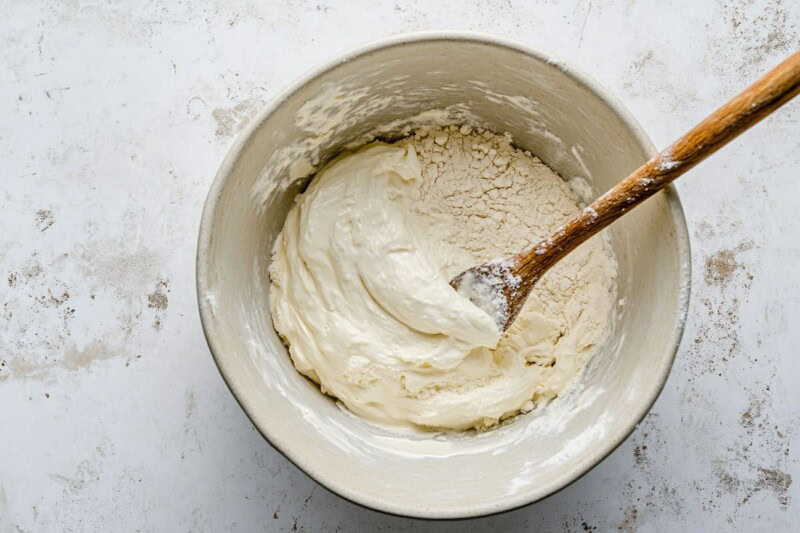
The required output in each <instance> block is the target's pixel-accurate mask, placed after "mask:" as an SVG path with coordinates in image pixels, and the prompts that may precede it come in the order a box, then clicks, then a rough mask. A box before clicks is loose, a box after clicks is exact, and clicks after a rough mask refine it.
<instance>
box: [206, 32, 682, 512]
mask: <svg viewBox="0 0 800 533" xmlns="http://www.w3.org/2000/svg"><path fill="white" fill-rule="evenodd" d="M438 41H455V42H463V43H475V44H481V45H488V46H493V47H498V48H503V49H508V50H511V51H514V52H518V53H522V54H524V55H526V56H528V57H530V58H531V59H534V60H536V61H540V62H543V63H547V64H551V65H553V66H554V68H558V69H559V70H561V71H562V72H563V73H564V74H566V75H567V76H568V77H569V78H571V79H572V80H573V81H574V82H575V83H577V84H579V85H582V86H584V87H585V88H586V89H588V90H589V91H590V92H591V93H593V94H594V95H595V96H596V97H597V98H599V99H600V100H601V101H602V102H603V103H604V104H605V105H607V106H608V107H609V108H610V109H611V110H612V111H613V112H614V113H615V114H616V115H617V116H619V118H620V119H621V120H622V121H623V123H624V124H625V125H626V126H627V128H628V129H629V131H630V133H631V134H633V136H634V138H635V139H636V141H637V142H638V143H639V145H640V146H641V147H642V148H643V149H644V150H645V152H646V153H647V154H648V155H649V156H650V157H652V156H654V155H655V154H656V153H657V150H656V148H655V146H654V145H653V143H652V141H651V140H650V138H649V137H648V136H647V134H646V133H645V132H644V130H643V129H642V127H641V126H640V125H639V123H638V121H637V120H636V119H635V118H634V117H633V115H632V114H631V113H630V112H629V111H628V110H627V109H626V108H625V107H624V106H623V105H622V103H621V102H620V101H619V100H617V98H616V97H615V96H613V95H612V94H611V93H610V92H609V91H608V90H607V89H606V88H605V87H604V86H602V85H600V84H599V83H597V82H596V81H594V80H593V79H591V78H590V77H589V76H588V75H586V74H585V73H584V72H583V71H581V70H580V69H578V68H576V67H574V66H573V65H571V64H569V63H568V62H566V61H563V60H561V59H560V58H558V56H556V55H554V54H552V53H549V52H547V53H545V52H542V51H539V50H536V49H534V48H532V47H530V46H528V45H527V44H524V43H521V42H518V41H515V40H511V39H507V38H504V37H499V36H496V35H492V34H488V33H483V32H476V31H462V30H458V31H438V30H434V31H419V32H412V33H401V34H397V35H393V36H391V37H387V38H383V39H379V40H375V41H370V42H368V43H366V44H362V45H360V46H357V47H354V48H350V49H349V50H345V51H343V52H341V53H339V54H337V55H336V56H334V57H333V58H330V59H328V60H327V61H324V62H323V63H321V64H319V65H318V66H316V67H314V68H313V69H311V70H309V71H307V72H306V73H305V74H303V75H302V76H300V77H299V78H297V79H296V80H295V81H294V82H292V83H291V84H289V85H288V86H287V87H286V88H285V89H283V90H282V91H280V92H279V93H278V94H277V95H276V96H275V97H273V98H272V99H271V100H270V101H269V102H268V103H267V104H266V105H265V106H264V107H263V108H262V109H261V110H260V111H259V112H258V113H257V114H256V115H255V116H254V117H253V118H252V119H251V121H250V123H249V124H248V126H247V127H246V128H245V129H244V130H243V131H242V132H241V133H240V134H239V135H238V137H237V139H236V140H235V142H234V143H233V145H232V146H231V148H230V149H229V151H228V153H227V155H226V156H225V159H224V160H223V162H222V164H221V166H220V168H219V170H218V171H217V174H216V176H215V177H214V180H213V181H212V183H211V186H210V188H209V192H208V195H207V197H206V200H205V204H204V207H203V212H202V216H201V220H200V229H199V235H198V241H197V254H196V272H195V274H196V282H197V285H196V289H197V300H198V307H199V312H200V322H201V325H202V328H203V333H204V335H205V338H206V342H207V343H208V347H209V349H210V351H211V355H212V357H213V359H214V362H215V363H216V365H217V368H218V369H219V372H220V374H221V375H222V378H223V380H224V381H225V383H226V385H227V386H228V388H229V389H230V391H231V393H232V394H233V396H234V398H235V399H236V401H237V402H238V403H239V405H240V406H241V408H242V409H243V410H244V412H245V414H246V415H247V417H248V418H249V419H250V421H251V422H252V423H253V425H254V426H255V427H256V428H257V429H258V431H259V433H261V435H262V436H263V437H264V439H266V440H267V442H269V444H270V445H272V447H273V448H275V449H276V450H277V451H278V452H279V453H280V454H281V455H283V456H284V457H286V459H288V460H289V462H291V463H292V464H294V465H295V466H296V467H297V468H299V469H300V470H301V471H302V472H304V473H305V474H307V475H308V476H309V477H311V478H312V479H313V480H314V481H315V482H316V483H318V484H320V485H322V486H323V487H324V488H325V489H327V490H329V491H330V492H333V493H334V494H336V495H338V496H340V497H342V498H344V499H346V500H348V501H350V502H352V503H355V504H357V505H360V506H363V507H366V508H368V509H372V510H375V511H379V512H383V513H387V514H390V515H396V516H402V517H410V518H421V519H437V520H442V519H444V520H447V519H464V518H475V517H480V516H489V515H494V514H499V513H504V512H508V511H512V510H514V509H518V508H520V507H524V506H526V505H530V504H532V503H535V502H537V501H540V500H542V499H544V498H547V497H549V496H552V495H553V494H556V493H558V492H559V491H561V490H563V489H564V488H566V487H568V486H569V485H571V484H572V483H574V482H575V481H577V480H578V479H580V478H581V477H583V476H584V475H585V474H587V473H588V472H589V471H591V470H592V469H593V468H594V467H595V466H597V465H598V464H599V463H600V462H602V461H603V460H604V459H605V458H606V457H608V456H609V455H610V454H611V453H612V452H613V451H614V450H616V449H617V448H618V447H619V446H620V445H621V444H622V443H623V442H624V441H625V440H626V439H627V438H628V437H629V436H630V434H631V433H632V432H633V430H634V429H635V428H636V427H637V426H638V424H639V423H640V422H641V421H642V420H643V419H644V417H645V416H646V415H647V413H648V412H649V411H650V409H651V407H652V406H653V404H654V403H655V401H656V400H657V399H658V397H659V395H660V393H661V391H662V390H663V388H664V385H665V384H666V381H667V378H668V376H669V373H670V370H671V368H672V364H673V362H674V360H675V356H676V354H677V351H678V348H679V346H680V342H681V338H682V336H683V332H684V328H685V325H686V318H687V313H688V308H689V298H690V293H691V250H690V241H689V231H688V228H687V225H686V219H685V216H684V213H683V207H682V205H681V202H680V198H679V197H678V193H677V190H676V189H675V187H674V185H668V186H667V187H666V188H665V189H664V193H663V194H666V196H667V202H668V209H669V212H670V217H671V219H672V221H673V225H674V230H675V238H676V243H677V247H678V249H677V253H678V261H679V265H680V272H679V276H680V278H681V279H680V287H679V289H678V294H677V305H678V308H677V316H676V323H675V327H674V328H673V333H672V337H671V339H670V343H669V345H668V346H666V350H667V351H668V352H669V353H668V355H669V357H668V360H667V361H666V363H665V364H664V365H663V366H662V368H661V369H659V371H658V373H657V375H656V386H655V387H654V388H653V390H651V391H650V392H649V393H648V394H647V395H646V396H645V397H644V398H643V400H642V402H641V404H640V405H639V408H638V409H635V410H633V411H631V412H630V415H629V416H630V419H629V420H628V422H627V423H626V424H624V425H621V427H620V429H619V430H617V431H616V432H615V433H613V434H612V435H610V436H609V437H607V438H606V439H604V440H603V443H602V444H601V445H600V446H598V447H597V448H596V449H595V450H594V451H593V452H592V453H591V455H590V456H588V458H586V459H588V460H585V461H582V462H581V463H579V464H576V465H575V466H574V467H573V468H572V469H570V470H569V471H567V472H566V473H565V475H563V476H562V477H561V478H560V479H558V480H555V481H553V482H552V483H549V484H547V485H544V486H540V487H537V488H535V489H532V490H529V491H527V492H522V493H520V494H517V495H515V496H513V497H510V498H508V499H506V500H505V501H503V503H502V504H499V505H498V504H486V505H470V506H468V507H466V506H461V507H459V506H458V505H451V506H449V507H447V508H441V509H431V508H429V507H425V508H414V507H411V506H408V505H403V504H396V503H393V502H392V501H390V500H387V499H385V498H383V499H382V498H379V497H375V496H372V495H370V494H364V493H361V492H358V491H356V490H352V488H351V487H349V486H343V485H340V484H339V483H338V482H337V480H336V479H324V478H323V476H321V475H320V474H319V473H317V472H314V469H313V468H312V467H311V465H309V464H307V462H306V461H305V459H304V457H302V456H300V455H299V454H297V453H295V452H293V447H292V446H290V445H289V443H285V442H280V441H279V440H278V439H276V437H275V436H274V435H270V433H269V424H268V421H265V420H262V419H260V418H259V416H258V413H257V402H255V401H253V400H252V399H249V398H248V397H247V393H246V392H245V390H244V389H243V388H241V387H240V386H239V384H238V382H237V378H236V376H235V374H234V372H233V371H232V369H231V366H230V364H229V363H228V362H227V360H226V357H225V355H224V353H225V352H224V351H223V349H222V347H221V346H220V344H219V343H218V342H217V340H216V338H217V337H218V332H217V327H216V319H215V317H214V312H213V309H212V307H213V304H212V303H211V302H210V301H209V299H208V298H207V295H208V294H209V293H210V281H209V278H210V275H209V262H208V257H209V251H210V249H211V246H212V244H213V240H214V218H215V215H216V209H217V203H218V201H219V198H220V193H221V190H222V188H223V186H224V184H225V182H226V181H227V178H228V176H229V175H230V174H231V171H232V169H233V167H234V164H235V162H236V161H237V160H238V159H239V157H240V156H241V154H242V152H243V151H244V150H245V149H246V148H247V147H248V146H249V144H250V143H251V142H252V137H253V133H254V132H255V131H256V130H257V129H258V128H259V126H260V125H261V124H262V123H263V122H264V121H265V120H267V118H269V116H270V115H271V114H272V113H273V112H274V111H275V110H276V109H277V108H278V107H279V106H281V105H282V104H283V103H284V102H285V101H286V100H287V99H288V98H289V97H290V96H291V95H292V94H294V93H295V92H297V91H298V90H299V89H301V88H302V87H303V86H305V85H307V84H309V83H311V82H313V81H314V80H315V79H316V78H318V77H320V76H322V75H324V74H327V73H328V72H330V71H332V70H333V69H335V68H336V67H338V66H339V65H341V64H343V63H347V62H350V61H353V60H355V59H359V58H362V57H365V56H367V55H370V54H372V53H374V52H377V51H380V50H383V49H386V48H393V47H399V46H405V45H408V44H415V43H422V42H438Z"/></svg>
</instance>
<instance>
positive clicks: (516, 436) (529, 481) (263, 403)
mask: <svg viewBox="0 0 800 533" xmlns="http://www.w3.org/2000/svg"><path fill="white" fill-rule="evenodd" d="M442 108H449V109H450V112H449V113H450V117H451V118H455V119H464V118H465V117H467V118H471V119H472V120H476V121H479V122H481V123H483V124H485V125H488V126H489V127H491V128H492V129H493V130H495V131H498V132H503V131H508V132H510V133H511V134H512V135H513V137H514V140H515V143H516V144H517V145H518V146H521V147H524V148H526V149H529V150H531V151H532V152H533V153H534V154H536V155H538V156H539V157H540V158H541V159H542V160H543V161H544V162H545V163H547V164H548V165H549V166H550V167H551V168H553V169H554V170H556V171H557V172H558V173H559V174H560V175H561V176H563V177H565V178H571V177H574V176H583V177H585V178H587V179H588V180H589V182H590V183H591V184H592V188H593V191H594V194H595V195H597V193H598V192H603V191H605V190H607V189H608V188H610V187H611V186H612V185H614V184H615V183H616V182H617V181H619V180H620V179H622V178H623V177H624V176H626V175H627V174H628V173H629V172H630V171H631V170H633V169H634V168H636V167H637V166H639V165H640V164H641V163H643V162H644V161H645V160H647V159H648V158H649V157H650V156H652V155H653V154H654V153H655V150H654V148H653V146H652V144H651V142H650V141H649V140H648V138H647V136H646V135H645V134H644V132H642V130H641V129H640V127H639V126H638V125H637V123H636V121H635V120H634V119H633V118H632V117H631V116H630V114H629V113H628V112H627V111H626V110H625V109H624V108H623V107H622V106H621V105H620V104H619V103H618V102H617V101H616V100H615V99H614V98H613V97H612V96H611V95H609V94H608V93H607V92H606V91H605V90H603V89H602V88H600V87H599V86H598V85H597V84H596V83H595V82H593V81H591V80H590V79H589V78H588V77H587V76H586V75H584V74H582V73H580V72H578V71H576V70H575V69H574V68H572V67H569V66H567V65H565V64H564V63H562V62H560V61H557V60H555V59H553V58H551V57H549V56H547V55H544V54H541V53H539V52H536V51H534V50H531V49H530V48H527V47H525V46H523V45H520V44H517V43H513V42H509V41H506V40H504V39H499V38H496V37H491V36H487V35H481V34H474V33H463V32H445V33H423V34H413V35H403V36H398V37H393V38H391V39H387V40H384V41H380V42H377V43H373V44H370V45H367V46H365V47H362V48H359V49H357V50H354V51H351V52H349V53H346V54H344V55H342V56H340V57H339V58H337V59H335V60H333V61H331V62H329V63H327V64H325V65H323V66H321V67H319V68H317V69H315V70H313V71H312V72H310V73H309V74H307V75H306V76H305V77H303V78H302V79H301V80H299V81H298V82H296V83H295V84H294V85H292V86H291V87H289V88H288V89H286V90H285V91H284V92H283V93H281V94H280V95H279V96H278V97H277V98H276V99H275V100H273V101H272V102H271V103H270V104H269V105H268V106H267V107H266V108H265V109H263V110H262V111H261V112H260V113H259V114H258V116H257V117H256V118H255V120H253V122H252V124H251V125H250V127H249V128H248V129H247V131H245V132H244V133H243V134H242V135H241V136H240V137H239V139H238V141H237V142H236V143H235V144H234V146H233V148H232V149H231V151H230V153H229V154H228V156H227V158H226V159H225V162H224V163H223V164H222V168H221V169H220V170H219V173H218V174H217V177H216V179H215V181H214V183H213V185H212V187H211V191H210V193H209V196H208V199H207V202H206V205H205V210H204V212H203V219H202V224H201V227H200V239H199V245H198V253H197V288H198V298H199V304H200V315H201V319H202V322H203V327H204V329H205V334H206V337H207V339H208V344H209V346H210V348H211V352H212V353H213V355H214V359H215V360H216V363H217V365H218V366H219V369H220V372H221V373H222V376H223V377H224V378H225V381H226V382H227V383H228V386H229V387H230V389H231V391H232V392H233V394H234V395H235V396H236V398H237V399H238V401H239V403H240V404H241V405H242V407H243V408H244V410H245V411H246V412H247V414H248V415H249V417H250V419H251V420H252V421H253V423H254V424H255V425H256V427H257V428H258V429H259V430H260V431H261V433H262V434H263V435H264V436H265V437H266V438H267V440H269V442H270V443H271V444H272V445H273V446H274V447H275V448H277V449H278V450H279V451H280V452H282V453H283V454H284V455H286V457H288V458H289V459H290V460H291V461H292V462H293V463H294V464H296V465H297V466H298V467H300V468H301V469H302V470H304V471H305V472H306V473H307V474H308V475H310V476H311V477H313V478H314V479H315V480H317V481H318V482H319V483H320V484H322V485H324V486H325V487H327V488H328V489H330V490H332V491H334V492H335V493H337V494H339V495H341V496H343V497H345V498H347V499H349V500H352V501H354V502H356V503H359V504H362V505H365V506H368V507H371V508H373V509H377V510H381V511H385V512H389V513H394V514H399V515H407V516H415V517H426V518H463V517H471V516H478V515H485V514H490V513H495V512H499V511H504V510H508V509H512V508H514V507H518V506H521V505H524V504H527V503H530V502H533V501H536V500H538V499H540V498H543V497H545V496H547V495H549V494H551V493H553V492H555V491H557V490H559V489H561V488H562V487H564V486H566V485H567V484H569V483H570V482H572V481H574V480H575V479H577V478H578V477H580V476H581V475H582V474H584V473H586V472H587V471H588V470H589V469H591V468H592V467H593V466H594V465H596V464H597V463H598V462H599V461H600V460H602V459H603V458H604V457H605V456H606V455H608V454H609V453H610V452H611V451H612V450H613V449H614V448H615V447H616V446H618V445H619V444H620V443H621V442H622V441H623V440H624V439H625V437H626V436H627V435H628V434H629V433H630V432H631V431H632V430H633V428H634V427H635V426H636V424H637V423H638V422H639V421H640V420H641V419H642V417H643V416H644V415H645V414H646V412H647V410H648V409H649V408H650V406H651V405H652V404H653V402H654V401H655V399H656V397H657V396H658V394H659V392H660V390H661V388H662V386H663V385H664V382H665V380H666V378H667V374H668V373H669V369H670V366H671V364H672V360H673V358H674V356H675V352H676V350H677V347H678V344H679V342H680V338H681V333H682V331H683V325H684V320H685V316H686V307H687V302H688V296H689V282H690V274H689V273H690V269H689V239H688V234H687V230H686V225H685V221H684V218H683V213H682V210H681V206H680V203H679V201H678V197H677V195H676V194H675V191H674V190H673V189H671V188H670V189H667V190H666V191H664V192H662V193H659V194H658V195H656V196H655V197H654V198H652V199H651V200H649V201H648V202H646V203H645V204H644V205H642V206H641V207H639V208H638V209H636V210H635V211H633V212H632V213H630V214H629V215H627V216H626V217H624V218H623V219H622V220H620V221H619V222H617V223H616V224H614V225H613V227H612V228H611V242H612V246H613V248H614V250H615V253H616V256H617V259H618V261H619V297H620V299H621V300H622V302H624V303H623V304H621V305H620V306H618V309H617V313H616V314H617V315H618V316H617V322H618V323H617V325H616V328H615V332H614V335H613V338H612V339H611V341H610V342H609V344H608V346H606V348H605V349H604V350H603V351H602V352H601V353H600V354H599V355H598V356H597V357H595V358H594V359H593V360H592V361H591V362H590V364H589V365H588V367H587V369H586V371H585V373H584V375H583V376H582V377H581V378H580V383H579V385H578V386H576V387H575V388H573V389H572V391H571V393H569V394H566V395H564V396H563V397H560V398H557V399H556V400H555V401H553V402H552V403H551V404H550V405H548V406H547V408H545V409H544V410H542V411H539V412H534V413H531V414H529V415H525V416H520V417H517V418H516V419H513V420H512V421H510V422H509V423H507V424H505V425H503V426H502V427H500V428H497V429H495V430H493V431H489V432H485V433H481V434H459V435H455V434H400V433H393V432H390V431H386V430H384V429H382V428H379V427H377V426H374V425H371V424H369V423H366V422H364V421H362V420H360V419H358V418H357V417H355V416H353V415H351V414H349V413H347V412H346V411H345V410H343V409H342V408H340V407H339V406H337V405H336V403H335V402H334V401H332V400H331V399H330V398H328V397H326V396H324V395H322V394H321V393H320V391H319V389H318V388H317V386H316V385H314V384H313V383H311V382H310V381H309V380H307V379H305V378H304V377H302V376H301V375H300V374H299V373H298V372H297V371H296V370H295V369H294V367H293V366H292V363H291V361H290V359H289V356H288V353H287V350H286V348H285V347H284V346H283V345H282V344H281V341H280V340H279V338H278V336H277V334H276V333H275V331H274V329H273V327H272V321H271V318H270V311H269V305H268V296H267V295H268V291H269V279H268V275H267V268H268V266H269V261H270V250H271V247H272V243H273V240H274V238H275V237H276V235H277V233H278V232H279V230H280V229H281V226H282V224H283V220H284V217H285V215H286V212H287V211H288V209H289V207H290V205H291V204H292V199H293V197H294V196H295V194H297V192H298V191H299V190H300V188H301V187H302V185H303V184H304V183H305V182H306V181H307V180H306V179H299V180H298V178H304V177H305V176H307V175H309V173H310V172H311V170H312V169H313V168H315V167H316V168H318V166H319V164H320V163H324V162H325V161H326V160H328V159H329V158H330V157H332V156H333V155H334V154H336V152H338V151H339V150H340V149H341V148H342V147H343V146H344V145H347V144H349V143H354V142H359V141H364V140H365V138H366V137H365V136H367V135H369V134H370V132H374V131H375V129H376V128H378V127H379V126H382V125H386V124H390V126H388V127H385V128H383V130H382V132H381V134H382V135H384V136H387V137H392V136H397V135H398V134H399V133H400V131H401V129H402V127H403V126H405V125H407V124H409V123H413V122H414V121H413V120H409V117H414V116H417V117H418V118H417V119H416V120H417V121H419V120H424V119H425V117H426V116H427V118H436V117H435V116H434V115H436V114H435V113H434V114H428V115H422V118H420V117H419V115H420V114H421V113H424V112H426V111H429V110H431V109H442Z"/></svg>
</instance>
